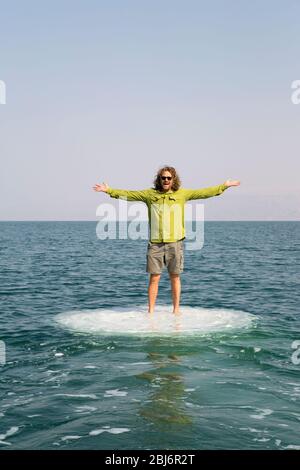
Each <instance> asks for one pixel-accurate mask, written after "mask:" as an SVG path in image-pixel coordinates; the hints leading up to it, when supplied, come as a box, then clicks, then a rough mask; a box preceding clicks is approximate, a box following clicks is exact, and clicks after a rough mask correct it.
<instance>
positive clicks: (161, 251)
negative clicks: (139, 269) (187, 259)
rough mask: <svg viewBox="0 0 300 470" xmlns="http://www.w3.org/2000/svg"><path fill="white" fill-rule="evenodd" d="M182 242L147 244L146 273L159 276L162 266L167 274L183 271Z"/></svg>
mask: <svg viewBox="0 0 300 470" xmlns="http://www.w3.org/2000/svg"><path fill="white" fill-rule="evenodd" d="M183 262H184V253H183V240H179V241H177V242H170V243H151V242H149V243H148V249H147V268H146V271H147V273H150V274H161V272H162V270H163V268H164V266H166V267H167V268H168V271H169V273H174V274H179V273H182V271H183Z"/></svg>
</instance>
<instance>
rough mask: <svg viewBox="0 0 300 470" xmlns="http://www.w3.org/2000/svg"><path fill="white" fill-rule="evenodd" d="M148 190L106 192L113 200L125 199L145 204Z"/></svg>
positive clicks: (113, 190) (109, 190)
mask: <svg viewBox="0 0 300 470" xmlns="http://www.w3.org/2000/svg"><path fill="white" fill-rule="evenodd" d="M148 192H149V191H148V190H147V189H144V190H142V191H128V190H126V189H112V188H109V189H108V190H107V194H109V195H110V197H113V198H115V199H126V200H127V201H142V202H147V197H148Z"/></svg>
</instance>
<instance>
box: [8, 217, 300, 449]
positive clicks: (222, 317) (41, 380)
mask: <svg viewBox="0 0 300 470" xmlns="http://www.w3.org/2000/svg"><path fill="white" fill-rule="evenodd" d="M299 235H300V223H299V222H207V223H206V224H205V244H204V247H203V249H202V250H199V251H186V252H185V272H184V274H183V275H182V309H181V314H180V315H178V316H174V315H172V313H171V311H172V309H171V302H170V286H169V281H168V276H167V273H166V272H165V273H164V275H163V276H162V279H161V282H160V290H159V298H158V305H157V310H156V312H155V314H154V315H152V316H151V315H150V316H149V314H147V311H146V304H147V281H148V279H147V275H146V273H145V253H146V246H147V242H146V241H145V240H136V241H133V240H102V241H101V240H98V239H97V237H96V223H95V222H0V259H1V274H0V294H1V297H0V299H1V310H0V340H1V341H2V342H4V343H5V346H6V364H1V363H0V387H1V402H0V448H2V449H179V448H180V449H185V448H186V449H287V448H288V449H290V448H296V449H297V448H298V449H300V409H299V397H300V380H299V376H300V364H299V365H298V364H297V363H296V362H297V361H292V354H293V353H294V357H296V358H297V354H295V352H297V351H295V349H292V343H293V341H296V340H300V315H299V306H300V302H299V297H300V294H299V292H300V288H299V272H300V269H299V268H300V254H299V249H300V237H299ZM4 343H0V345H1V346H0V347H1V348H2V356H1V353H0V358H1V357H2V359H1V361H2V362H3V357H4V356H3V355H4V351H3V344H4ZM299 357H300V354H299Z"/></svg>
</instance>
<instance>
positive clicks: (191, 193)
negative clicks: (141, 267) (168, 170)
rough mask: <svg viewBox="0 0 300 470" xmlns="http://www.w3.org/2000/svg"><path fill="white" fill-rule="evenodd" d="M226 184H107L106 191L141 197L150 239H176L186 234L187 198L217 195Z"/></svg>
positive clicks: (127, 196) (110, 193)
mask: <svg viewBox="0 0 300 470" xmlns="http://www.w3.org/2000/svg"><path fill="white" fill-rule="evenodd" d="M225 189H227V186H225V184H220V185H218V186H212V187H210V188H204V189H183V188H182V189H178V191H171V190H170V191H167V192H161V191H158V190H156V189H154V188H153V189H143V190H142V191H127V190H124V189H112V188H109V189H108V191H107V194H109V195H110V197H113V198H116V199H118V198H120V199H126V200H128V201H141V202H144V203H145V204H147V207H148V217H149V225H150V241H151V242H152V243H161V242H169V243H170V242H176V241H178V240H181V239H182V238H184V237H185V227H184V206H185V203H186V202H187V201H192V200H195V199H206V198H208V197H213V196H219V195H220V194H222V193H223V192H224V191H225Z"/></svg>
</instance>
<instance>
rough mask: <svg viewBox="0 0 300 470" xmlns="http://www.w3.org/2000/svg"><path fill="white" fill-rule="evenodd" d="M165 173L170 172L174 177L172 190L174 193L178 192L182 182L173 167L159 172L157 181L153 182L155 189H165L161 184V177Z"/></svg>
mask: <svg viewBox="0 0 300 470" xmlns="http://www.w3.org/2000/svg"><path fill="white" fill-rule="evenodd" d="M164 171H169V172H170V173H171V175H172V177H173V181H172V186H171V189H172V190H173V191H177V190H178V189H179V188H180V185H181V181H180V178H179V175H178V173H177V172H176V170H175V168H173V167H172V166H164V167H162V168H160V169H159V170H158V172H157V174H156V176H155V179H154V181H153V183H154V188H155V189H157V190H158V191H162V190H163V187H162V184H161V175H162V174H163V172H164Z"/></svg>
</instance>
